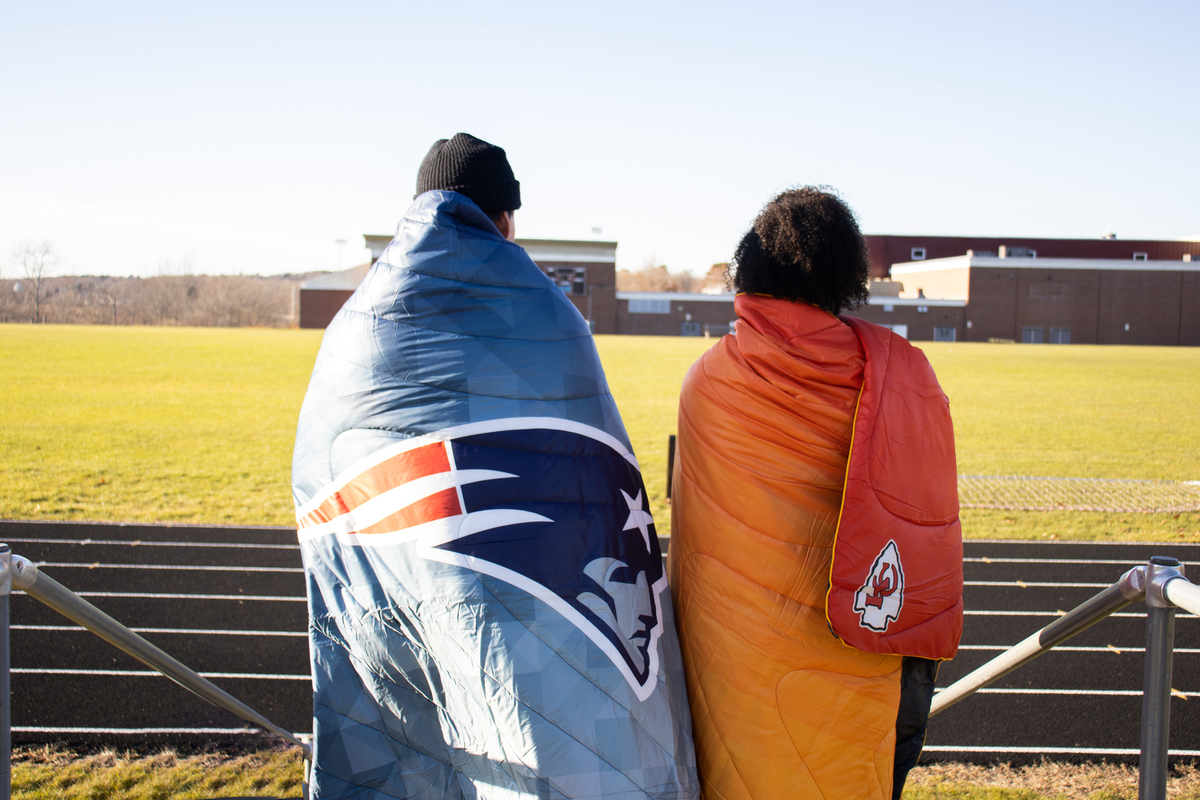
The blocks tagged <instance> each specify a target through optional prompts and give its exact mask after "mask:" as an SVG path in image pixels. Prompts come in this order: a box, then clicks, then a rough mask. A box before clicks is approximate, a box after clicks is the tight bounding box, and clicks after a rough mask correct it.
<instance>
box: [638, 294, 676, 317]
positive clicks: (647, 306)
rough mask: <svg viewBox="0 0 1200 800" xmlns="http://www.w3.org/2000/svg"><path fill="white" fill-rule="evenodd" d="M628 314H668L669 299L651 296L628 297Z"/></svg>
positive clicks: (669, 307) (669, 310)
mask: <svg viewBox="0 0 1200 800" xmlns="http://www.w3.org/2000/svg"><path fill="white" fill-rule="evenodd" d="M629 313H630V314H670V313H671V301H670V300H658V299H655V298H652V297H631V298H629Z"/></svg>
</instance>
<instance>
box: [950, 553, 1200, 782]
mask: <svg viewBox="0 0 1200 800" xmlns="http://www.w3.org/2000/svg"><path fill="white" fill-rule="evenodd" d="M1138 600H1145V601H1146V606H1147V609H1146V662H1145V671H1144V674H1143V679H1142V740H1141V758H1140V760H1139V763H1138V773H1139V775H1138V798H1139V800H1165V798H1166V796H1167V755H1168V749H1167V742H1168V739H1169V734H1170V726H1171V706H1170V702H1171V665H1172V656H1173V648H1174V642H1175V607H1176V606H1178V607H1180V608H1183V609H1185V610H1187V611H1190V612H1191V613H1193V614H1196V615H1198V616H1200V587H1197V586H1196V585H1194V584H1192V583H1191V582H1189V581H1188V580H1187V578H1185V577H1184V576H1183V565H1181V564H1180V563H1179V561H1178V560H1176V559H1174V558H1169V557H1166V556H1155V557H1153V558H1151V559H1150V563H1149V564H1147V565H1146V566H1142V567H1134V568H1133V569H1131V570H1129V571H1128V572H1126V573H1125V574H1124V575H1122V576H1121V579H1120V580H1118V581H1117V582H1116V583H1114V584H1113V585H1111V586H1109V587H1108V588H1106V589H1104V590H1103V591H1101V592H1100V593H1099V594H1097V595H1095V596H1094V597H1092V598H1091V599H1089V600H1086V601H1085V602H1083V603H1081V604H1080V605H1078V606H1076V607H1075V608H1073V609H1071V610H1070V611H1068V612H1067V613H1066V614H1063V615H1062V616H1061V617H1059V618H1058V619H1056V620H1055V621H1054V622H1052V623H1050V624H1049V625H1047V626H1046V627H1044V628H1042V629H1041V630H1040V631H1038V632H1037V633H1034V634H1033V635H1032V636H1029V637H1028V638H1026V639H1024V640H1022V641H1020V642H1018V643H1017V644H1015V645H1013V646H1012V647H1011V648H1009V649H1008V650H1006V651H1004V652H1003V653H1001V654H1000V655H998V656H996V657H995V658H993V659H992V660H991V661H988V662H987V663H986V664H984V665H983V666H981V667H979V668H978V669H976V670H975V671H973V672H971V673H970V674H968V675H965V676H963V677H962V678H959V679H958V680H957V681H955V682H954V683H952V684H951V685H949V686H947V687H946V688H945V689H941V690H939V691H938V693H937V694H936V695H935V696H934V699H933V704H932V705H931V706H930V709H929V716H931V717H932V716H934V715H936V714H940V713H941V712H942V711H945V710H946V709H947V708H949V707H950V706H952V705H954V704H955V703H957V702H959V701H961V700H964V699H966V698H967V697H969V696H970V695H972V694H974V693H975V692H977V691H979V690H980V689H982V688H983V687H984V686H987V685H988V684H990V683H992V682H993V681H995V680H997V679H998V678H1001V677H1003V676H1004V675H1007V674H1008V673H1010V672H1012V671H1013V670H1015V669H1017V668H1018V667H1020V666H1021V665H1023V664H1027V663H1028V662H1030V661H1032V660H1033V659H1035V658H1037V657H1038V656H1040V655H1042V654H1043V653H1045V652H1047V651H1049V650H1050V649H1051V648H1053V647H1054V646H1056V645H1059V644H1062V643H1063V642H1065V641H1066V640H1067V639H1070V638H1071V637H1072V636H1074V635H1075V634H1077V633H1079V632H1081V631H1083V630H1086V629H1087V628H1090V627H1091V626H1092V625H1095V624H1096V623H1097V622H1099V621H1100V620H1102V619H1104V618H1105V617H1107V616H1109V615H1110V614H1113V613H1114V612H1116V611H1120V610H1121V609H1122V608H1124V607H1125V606H1127V605H1129V604H1130V603H1133V602H1135V601H1138Z"/></svg>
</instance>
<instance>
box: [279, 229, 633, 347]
mask: <svg viewBox="0 0 1200 800" xmlns="http://www.w3.org/2000/svg"><path fill="white" fill-rule="evenodd" d="M363 239H364V241H365V242H366V245H367V247H369V248H370V249H371V261H370V262H369V263H367V264H360V265H358V266H357V267H351V268H350V269H347V270H343V271H341V272H331V273H330V274H328V275H322V276H320V277H319V278H313V279H312V280H310V281H306V282H305V283H303V284H301V285H300V327H301V328H324V327H326V326H328V325H329V323H330V322H331V321H332V320H333V317H334V315H335V314H337V312H338V310H339V309H340V308H341V307H342V305H344V304H345V302H346V301H347V300H348V299H350V295H352V294H354V290H355V289H356V288H358V284H360V283H361V282H362V279H363V278H364V277H366V275H367V270H368V269H370V267H371V264H374V263H375V262H376V261H378V260H379V257H380V256H382V255H383V251H384V250H386V249H387V246H388V245H389V244H390V243H391V241H392V237H391V236H386V235H376V234H367V235H365V236H363ZM517 244H519V245H520V246H521V247H523V248H525V252H527V253H529V256H530V258H532V259H533V260H534V263H536V264H537V265H538V266H539V267H541V268H542V271H543V272H545V273H546V274H547V275H548V276H549V277H550V278H551V280H553V281H554V282H555V283H556V284H558V287H559V288H560V289H562V291H563V293H564V294H566V295H567V296H568V297H570V298H571V302H572V303H574V305H575V307H576V308H578V309H579V313H580V314H582V315H583V318H584V319H586V320H589V321H590V322H591V323H592V330H593V331H594V332H595V333H616V332H617V331H616V318H617V310H616V307H617V243H616V242H598V241H592V240H583V241H579V240H571V239H517Z"/></svg>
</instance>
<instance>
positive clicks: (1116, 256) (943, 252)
mask: <svg viewBox="0 0 1200 800" xmlns="http://www.w3.org/2000/svg"><path fill="white" fill-rule="evenodd" d="M866 239H867V255H868V257H869V258H870V261H871V277H873V278H886V277H888V274H889V270H890V268H891V266H892V265H893V264H904V263H908V262H910V261H925V260H932V259H940V258H949V257H951V256H961V255H966V254H967V253H968V252H972V253H974V254H975V255H977V256H995V257H997V258H1005V257H1007V258H1022V257H1024V258H1086V259H1091V260H1096V259H1111V260H1114V261H1182V260H1183V259H1184V256H1188V257H1189V259H1190V260H1195V261H1200V241H1187V240H1182V239H1180V240H1134V239H1117V238H1116V237H1115V236H1113V235H1111V234H1109V235H1108V237H1107V238H1102V239H1034V238H1028V237H1013V236H1008V237H999V238H997V237H986V236H892V235H887V234H870V235H868V236H867V237H866Z"/></svg>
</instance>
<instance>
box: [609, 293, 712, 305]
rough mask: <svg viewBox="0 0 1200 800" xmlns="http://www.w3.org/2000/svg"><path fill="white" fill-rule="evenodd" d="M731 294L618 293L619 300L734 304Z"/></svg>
mask: <svg viewBox="0 0 1200 800" xmlns="http://www.w3.org/2000/svg"><path fill="white" fill-rule="evenodd" d="M733 298H734V295H731V294H700V293H699V292H617V299H618V300H670V301H671V302H674V303H732V302H733Z"/></svg>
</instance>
